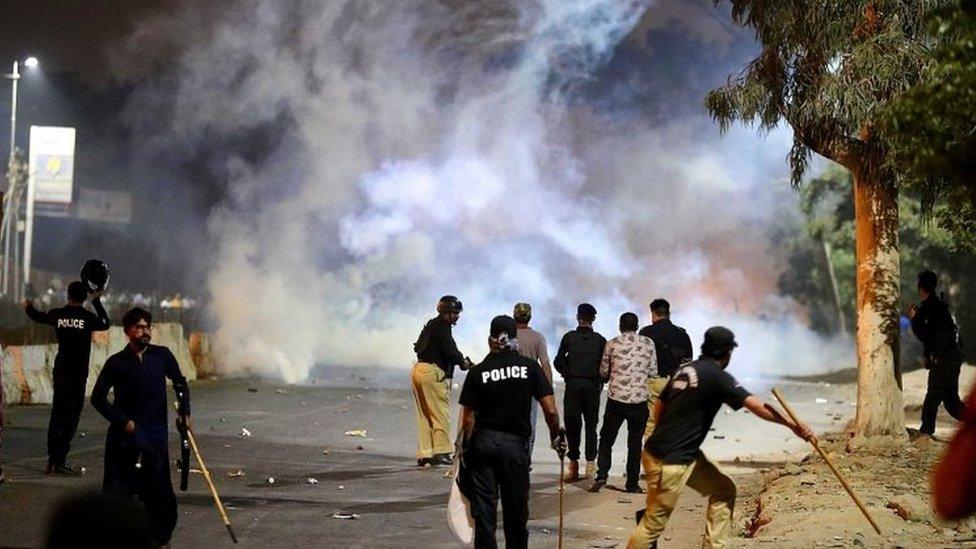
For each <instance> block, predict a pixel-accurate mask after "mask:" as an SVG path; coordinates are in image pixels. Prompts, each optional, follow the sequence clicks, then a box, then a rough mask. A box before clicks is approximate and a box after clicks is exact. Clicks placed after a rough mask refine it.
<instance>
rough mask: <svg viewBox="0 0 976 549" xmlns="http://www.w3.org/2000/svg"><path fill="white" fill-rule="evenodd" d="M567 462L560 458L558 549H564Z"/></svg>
mask: <svg viewBox="0 0 976 549" xmlns="http://www.w3.org/2000/svg"><path fill="white" fill-rule="evenodd" d="M564 464H565V460H564V459H563V457H562V456H559V542H558V545H557V547H558V549H563V474H564V471H563V469H564Z"/></svg>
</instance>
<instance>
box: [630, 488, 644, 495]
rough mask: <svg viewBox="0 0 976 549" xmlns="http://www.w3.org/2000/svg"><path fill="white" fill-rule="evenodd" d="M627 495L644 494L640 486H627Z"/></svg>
mask: <svg viewBox="0 0 976 549" xmlns="http://www.w3.org/2000/svg"><path fill="white" fill-rule="evenodd" d="M627 493H628V494H643V493H644V490H642V489H641V487H640V486H628V487H627Z"/></svg>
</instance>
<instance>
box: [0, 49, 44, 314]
mask: <svg viewBox="0 0 976 549" xmlns="http://www.w3.org/2000/svg"><path fill="white" fill-rule="evenodd" d="M38 64H39V63H38V61H37V58H36V57H34V56H29V57H27V58H26V59H24V67H26V68H28V69H33V68H36V67H37V66H38ZM4 76H5V77H6V78H9V79H10V81H11V82H10V159H9V161H8V163H7V191H6V192H5V193H4V194H3V224H2V226H0V241H2V244H3V252H4V253H3V269H2V275H0V277H2V278H0V293H3V294H6V293H7V292H8V290H9V284H8V280H9V273H10V268H11V261H10V241H11V239H13V240H15V245H16V246H17V247H18V248H19V244H20V241H19V235H18V232H17V220H16V219H12V217H17V218H19V217H20V201H19V199H18V195H19V194H20V191H21V189H18V188H17V180H16V177H15V176H14V174H13V172H14V169H13V168H14V166H15V165H16V162H17V157H16V152H17V83H18V82H19V81H20V61H19V60H15V61H14V68H13V72H11V73H10V74H6V75H4ZM11 214H14V215H13V216H12V215H11ZM11 235H12V236H11ZM19 254H20V251H19V250H15V255H19ZM17 263H18V262H17V261H16V260H15V261H14V262H13V264H12V267H13V269H14V271H13V272H14V274H15V275H16V274H17ZM15 290H16V284H15ZM19 294H20V292H19V291H15V292H14V297H15V298H16V297H19Z"/></svg>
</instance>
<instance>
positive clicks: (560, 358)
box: [552, 326, 607, 380]
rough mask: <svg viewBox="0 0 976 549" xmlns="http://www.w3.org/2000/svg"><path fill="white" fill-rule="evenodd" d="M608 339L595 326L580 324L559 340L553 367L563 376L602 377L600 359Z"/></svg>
mask: <svg viewBox="0 0 976 549" xmlns="http://www.w3.org/2000/svg"><path fill="white" fill-rule="evenodd" d="M606 345H607V340H606V339H605V338H604V337H603V336H602V335H600V334H599V333H597V332H594V331H593V328H590V327H586V326H579V327H577V328H576V329H575V330H573V331H571V332H567V333H566V335H564V336H563V339H562V341H560V342H559V351H558V352H557V353H556V358H555V359H554V360H553V361H552V367H553V368H555V369H556V371H557V372H559V373H560V374H561V375H562V376H563V378H566V379H570V378H584V379H596V380H598V379H600V360H601V359H602V358H603V348H604V347H606Z"/></svg>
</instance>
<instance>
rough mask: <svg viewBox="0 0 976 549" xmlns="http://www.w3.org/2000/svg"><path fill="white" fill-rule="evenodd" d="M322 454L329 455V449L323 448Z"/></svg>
mask: <svg viewBox="0 0 976 549" xmlns="http://www.w3.org/2000/svg"><path fill="white" fill-rule="evenodd" d="M322 455H323V456H327V455H329V450H328V448H326V449H325V450H322Z"/></svg>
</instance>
